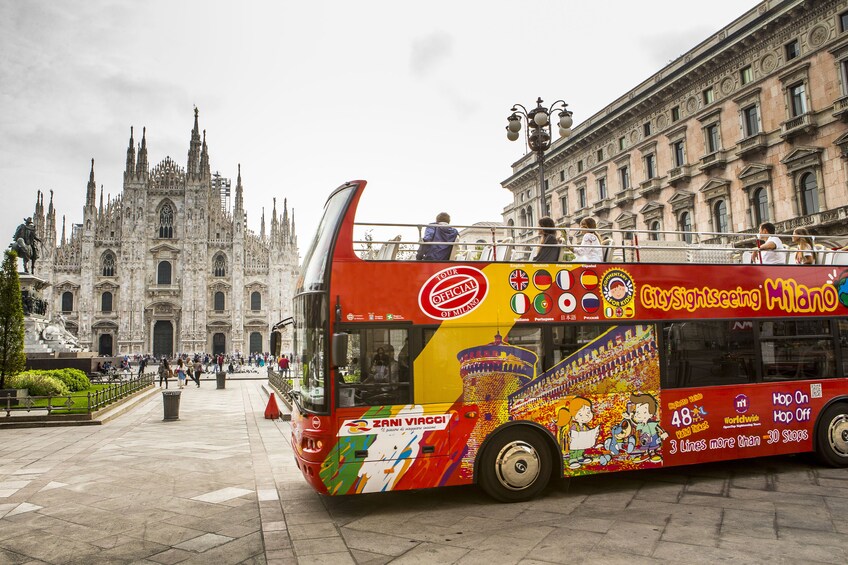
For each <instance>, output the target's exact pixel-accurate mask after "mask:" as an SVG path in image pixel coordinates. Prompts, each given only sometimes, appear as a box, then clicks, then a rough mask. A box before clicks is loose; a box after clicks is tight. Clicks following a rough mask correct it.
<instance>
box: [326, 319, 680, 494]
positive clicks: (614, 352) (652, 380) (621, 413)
mask: <svg viewBox="0 0 848 565" xmlns="http://www.w3.org/2000/svg"><path fill="white" fill-rule="evenodd" d="M457 358H458V359H459V361H460V367H461V369H460V375H459V376H460V377H461V379H462V382H463V392H462V396H461V397H460V398H459V399H457V402H456V403H454V404H453V405H452V406H450V407H449V409H448V410H446V411H445V412H443V413H432V412H428V413H426V414H425V412H424V409H423V407H422V406H417V405H409V406H396V407H391V408H389V407H373V408H370V409H368V410H366V411H365V412H364V413H363V414H362V415H361V416H360V417H359V418H355V419H346V420H344V421H343V422H342V423H341V425H340V428H339V432H338V442H339V443H338V452H337V454H334V455H333V456H331V457H328V458H327V459H326V460H325V461H324V464H323V465H322V468H321V478H322V479H323V480H324V481H325V482H326V483H327V484H335V485H336V486H335V489H334V491H333V492H332V493H333V494H343V493H360V492H383V491H389V490H393V489H395V488H425V487H432V486H446V485H451V484H463V483H467V482H469V481H470V480H472V479H473V469H474V460H475V457H476V455H477V451H478V448H479V447H480V445H481V444H482V443H483V441H484V440H485V439H486V438H487V437H488V436H489V434H491V433H492V432H493V431H495V430H496V429H498V428H499V427H500V426H502V425H503V424H505V423H507V422H510V421H514V420H528V421H534V422H537V423H539V424H541V425H543V426H544V427H545V428H546V429H547V430H548V431H550V432H551V434H552V435H553V436H555V437H558V438H559V440H560V447H561V449H562V450H563V459H564V461H565V468H564V470H563V471H564V473H565V474H575V475H576V474H585V473H590V472H598V471H613V470H626V469H638V468H644V467H649V466H656V465H658V464H661V463H662V456H661V453H662V440H663V439H664V436H665V435H666V434H665V433H664V432H663V431H662V428H661V427H659V404H658V403H657V401H656V400H655V398H654V394H649V393H646V392H640V391H652V392H653V391H656V390H658V389H659V366H658V362H657V351H656V336H655V335H654V329H653V326H650V325H640V326H618V327H613V328H611V329H610V330H609V331H607V332H605V333H604V334H603V335H602V336H601V337H599V338H597V339H595V340H593V341H592V342H591V343H589V344H587V345H586V346H585V347H583V348H582V349H580V350H579V351H577V352H575V353H574V354H572V355H570V356H569V357H567V358H565V359H564V360H563V361H562V362H560V363H559V364H557V365H556V366H555V367H553V368H552V369H551V370H550V371H546V372H543V373H537V372H536V367H537V359H536V354H535V353H533V352H532V351H529V350H527V349H523V348H521V347H517V346H513V345H510V344H509V343H507V342H506V341H504V340H503V338H502V337H501V335H500V334H496V335H495V338H494V340H493V341H492V342H490V343H487V344H482V345H480V346H478V347H473V348H469V349H465V350H463V351H460V352H459V353H458V354H457ZM590 391H591V392H590ZM576 394H586V395H587V396H588V397H591V398H592V399H593V401H592V403H591V405H592V406H594V409H593V410H592V412H591V417H590V418H589V419H587V420H586V421H582V418H583V414H584V412H579V413H578V414H577V416H576V419H574V421H575V423H576V422H577V421H580V423H581V424H583V428H582V429H583V430H586V431H580V428H578V427H575V426H573V425H572V426H569V427H568V430H567V433H563V429H562V426H561V425H560V422H561V421H562V418H563V411H566V410H568V409H569V408H568V399H569V398H582V399H584V400H585V397H583V396H574V395H576ZM586 402H589V401H588V400H586ZM590 420H591V421H592V422H593V425H594V428H592V429H587V428H586V427H585V424H588V423H589V421H590ZM622 430H624V431H625V433H622ZM589 436H591V441H589V440H588V437H589ZM587 441H588V443H587ZM424 445H428V446H432V448H433V451H432V453H433V454H434V455H435V454H444V456H443V457H438V456H431V457H428V456H426V454H425V452H424V450H423V446H424ZM578 449H579V451H580V455H581V456H580V458H579V459H575V458H573V457H571V456H570V453H571V452H573V451H575V450H578ZM358 450H361V451H365V450H367V452H368V458H367V460H364V461H362V460H356V459H355V458H354V457H353V455H354V453H355V452H356V451H358Z"/></svg>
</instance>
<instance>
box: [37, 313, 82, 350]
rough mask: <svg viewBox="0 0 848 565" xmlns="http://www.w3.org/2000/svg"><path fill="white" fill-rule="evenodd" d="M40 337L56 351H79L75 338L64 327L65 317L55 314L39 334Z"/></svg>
mask: <svg viewBox="0 0 848 565" xmlns="http://www.w3.org/2000/svg"><path fill="white" fill-rule="evenodd" d="M41 337H42V339H44V341H46V342H47V343H48V344H49V345H51V347H53V348H54V349H56V350H58V351H66V350H71V351H74V350H79V349H80V344H79V340H78V339H77V337H76V336H75V335H74V334H72V333H71V332H69V331H68V330H67V328H66V327H65V316H63V315H62V314H57V315H56V316H54V317H53V319H52V320H51V321H50V324H49V325H48V326H47V327H46V328H44V330H43V331H42V332H41ZM57 345H58V347H57Z"/></svg>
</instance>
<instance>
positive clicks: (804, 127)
mask: <svg viewBox="0 0 848 565" xmlns="http://www.w3.org/2000/svg"><path fill="white" fill-rule="evenodd" d="M815 128H816V123H815V118H814V117H813V114H812V113H810V112H806V113H804V114H801V115H800V116H797V117H795V118H792V119H791V120H786V121H785V122H783V123H782V124H780V131H781V133H780V137H782V138H784V139H789V138H792V137H794V136H796V135H801V134H803V133H810V132H812V131H813V130H814V129H815Z"/></svg>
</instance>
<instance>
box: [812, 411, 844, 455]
mask: <svg viewBox="0 0 848 565" xmlns="http://www.w3.org/2000/svg"><path fill="white" fill-rule="evenodd" d="M816 457H817V458H818V460H819V461H820V462H821V463H823V464H825V465H829V466H831V467H846V466H848V404H845V403H838V404H834V405H832V406H829V407H828V408H827V410H825V411H824V412H822V415H821V417H820V418H819V424H818V427H817V428H816Z"/></svg>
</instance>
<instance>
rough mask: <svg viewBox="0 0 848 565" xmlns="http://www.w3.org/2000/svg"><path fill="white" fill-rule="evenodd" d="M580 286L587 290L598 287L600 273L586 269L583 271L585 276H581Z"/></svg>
mask: <svg viewBox="0 0 848 565" xmlns="http://www.w3.org/2000/svg"><path fill="white" fill-rule="evenodd" d="M580 284H581V285H583V288H585V289H586V290H592V289H594V288H595V287H597V286H598V273H596V272H595V271H593V270H591V269H586V270H585V271H583V274H581V275H580Z"/></svg>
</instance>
